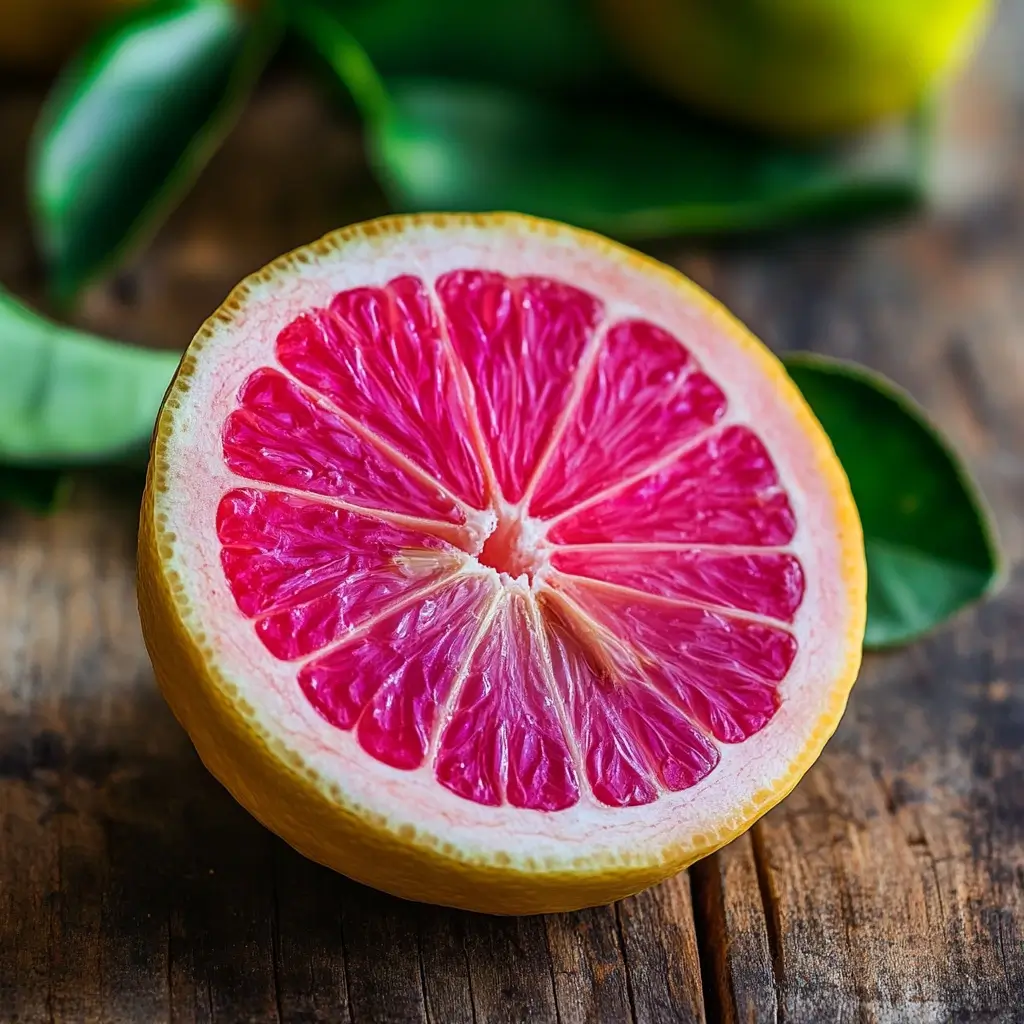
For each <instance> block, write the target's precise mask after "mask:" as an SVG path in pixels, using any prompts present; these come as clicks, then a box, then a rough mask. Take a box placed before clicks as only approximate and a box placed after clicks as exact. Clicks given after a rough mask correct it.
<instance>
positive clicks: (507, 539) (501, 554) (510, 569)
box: [476, 510, 546, 585]
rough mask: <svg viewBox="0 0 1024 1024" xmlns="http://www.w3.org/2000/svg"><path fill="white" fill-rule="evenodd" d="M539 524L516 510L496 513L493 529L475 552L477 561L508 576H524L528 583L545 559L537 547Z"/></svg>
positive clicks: (511, 578) (540, 527)
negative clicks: (477, 551) (495, 522)
mask: <svg viewBox="0 0 1024 1024" xmlns="http://www.w3.org/2000/svg"><path fill="white" fill-rule="evenodd" d="M542 533H543V524H541V523H538V522H537V521H536V520H533V519H529V518H524V517H523V516H522V515H521V513H520V512H519V511H518V510H512V511H507V512H502V513H499V514H498V516H497V524H496V525H495V527H494V531H493V532H492V533H491V534H490V536H488V537H487V539H486V540H485V541H484V543H483V547H482V548H481V549H480V552H479V553H478V554H477V556H476V559H477V561H478V562H479V563H480V564H481V565H484V566H487V567H488V568H490V569H494V570H495V572H497V573H498V574H499V575H502V574H504V575H506V576H507V577H508V578H509V579H510V580H517V579H519V578H520V577H522V576H525V577H526V582H527V584H530V585H532V584H533V580H534V576H535V574H536V573H537V572H538V570H540V569H542V568H543V567H544V564H545V562H546V559H545V557H544V554H543V552H542V550H541V549H540V543H539V542H540V537H541V536H542Z"/></svg>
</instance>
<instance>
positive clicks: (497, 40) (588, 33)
mask: <svg viewBox="0 0 1024 1024" xmlns="http://www.w3.org/2000/svg"><path fill="white" fill-rule="evenodd" d="M313 3H318V4H319V6H321V7H322V8H323V9H325V10H328V11H330V12H331V13H332V14H333V16H334V17H335V19H336V20H337V21H339V22H341V23H342V24H344V26H345V28H346V29H347V30H348V31H349V32H350V33H351V34H352V36H353V37H354V38H355V39H357V40H358V41H359V43H360V44H361V46H362V47H363V48H364V49H365V51H366V53H367V55H368V57H369V59H370V60H371V61H372V62H373V64H374V65H375V66H376V67H377V69H378V70H379V71H380V73H381V74H383V75H385V76H387V75H429V76H433V75H444V76H445V77H451V78H460V79H463V80H471V81H476V82H490V83H494V84H504V85H514V86H518V87H524V88H529V89H542V90H548V89H573V90H582V89H584V88H586V89H600V88H602V87H605V86H607V85H608V84H609V80H610V79H611V78H614V77H616V76H617V75H618V73H619V72H618V68H617V61H616V58H615V57H614V56H613V55H612V54H611V52H610V49H609V47H608V45H607V42H606V40H605V38H604V36H603V34H602V33H601V31H600V29H599V27H598V25H597V21H596V19H595V18H594V15H593V7H594V5H593V3H591V2H589V0H430V2H429V3H425V2H423V0H293V6H296V7H298V6H301V5H302V4H305V6H307V7H309V6H311V5H312V4H313Z"/></svg>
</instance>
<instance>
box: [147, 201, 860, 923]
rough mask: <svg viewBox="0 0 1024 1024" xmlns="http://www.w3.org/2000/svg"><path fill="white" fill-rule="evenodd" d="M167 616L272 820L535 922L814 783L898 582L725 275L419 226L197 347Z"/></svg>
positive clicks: (401, 228)
mask: <svg viewBox="0 0 1024 1024" xmlns="http://www.w3.org/2000/svg"><path fill="white" fill-rule="evenodd" d="M139 602H140V609H141V615H142V623H143V627H144V631H145V636H146V641H147V645H148V647H149V651H150V654H151V656H152V659H153V664H154V667H155V670H156V675H157V678H158V680H159V682H160V685H161V687H162V689H163V692H164V694H165V695H166V697H167V700H168V702H169V703H170V705H171V707H172V708H173V710H174V712H175V714H176V715H177V716H178V718H179V719H180V721H181V722H182V724H183V725H184V726H185V728H186V729H187V730H188V732H189V734H190V735H191V737H192V739H193V741H194V743H195V745H196V748H197V749H198V751H199V753H200V755H201V757H202V758H203V760H204V761H205V763H206V764H207V766H208V767H209V768H210V770H211V771H212V772H213V773H214V774H215V775H216V776H217V777H218V778H219V779H220V780H221V781H222V782H223V783H224V784H225V786H227V788H228V789H229V790H230V791H231V792H232V793H233V794H234V796H235V797H236V798H237V799H238V800H239V801H240V802H241V803H242V804H243V805H244V806H245V807H247V808H248V809H249V810H250V811H251V812H252V813H253V814H254V815H255V816H256V817H257V818H259V819H260V820H261V821H262V822H264V823H265V824H266V825H267V826H268V827H270V828H271V829H273V830H274V831H275V832H278V833H279V834H280V835H281V836H283V837H284V838H285V839H286V840H287V841H288V842H289V843H291V844H292V845H293V846H295V847H296V848H297V849H298V850H300V851H301V852H302V853H304V854H306V855H307V856H309V857H312V858H313V859H315V860H317V861H321V862H322V863H324V864H328V865H330V866H331V867H334V868H336V869H337V870H339V871H342V872H344V873H345V874H347V875H349V876H351V877H353V878H355V879H358V880H360V881H362V882H366V883H369V884H370V885H374V886H377V887H378V888H381V889H385V890H388V891H389V892H392V893H396V894H397V895H400V896H404V897H409V898H412V899H418V900H427V901H431V902H437V903H444V904H450V905H454V906H459V907H466V908H470V909H476V910H485V911H494V912H501V913H528V912H540V911H553V910H563V909H569V908H574V907H580V906H584V905H589V904H595V903H601V902H606V901H609V900H612V899H616V898H618V897H620V896H623V895H626V894H628V893H631V892H635V891H637V890H639V889H641V888H643V887H645V886H647V885H650V884H651V883H653V882H655V881H658V880H659V879H661V878H663V877H665V876H666V875H668V874H670V873H672V872H674V871H677V870H679V869H680V868H682V867H684V866H685V865H687V864H688V863H690V862H691V861H693V860H695V859H696V858H698V857H700V856H702V855H704V854H706V853H709V852H710V851H712V850H713V849H715V848H716V847H718V846H720V845H722V844H723V843H725V842H727V841H728V840H729V839H731V838H732V837H734V836H736V835H737V834H739V833H740V832H741V831H742V830H744V829H745V828H747V827H748V826H749V825H750V824H751V823H752V822H753V821H754V820H755V819H756V818H757V817H758V816H759V815H761V814H762V813H763V812H764V811H766V810H767V809H768V808H769V807H771V806H772V805H773V804H774V803H776V802H777V801H778V800H780V799H781V798H782V796H784V795H785V793H787V792H788V791H789V790H790V789H791V788H792V787H793V785H795V783H796V781H797V780H798V779H799V777H800V776H801V774H802V773H803V772H804V771H805V770H806V769H807V768H808V766H809V765H810V764H811V763H812V762H813V760H814V759H815V757H816V756H817V755H818V753H819V752H820V750H821V748H822V746H823V745H824V743H825V741H826V739H827V738H828V736H829V735H830V734H831V733H832V731H833V729H834V728H835V726H836V724H837V722H838V720H839V717H840V715H841V714H842V711H843V708H844V706H845V703H846V699H847V695H848V693H849V690H850V686H851V685H852V683H853V680H854V678H855V676H856V673H857V669H858V666H859V662H860V650H861V640H862V636H863V630H864V617H865V568H864V555H863V547H862V538H861V532H860V525H859V520H858V518H857V513H856V510H855V508H854V505H853V501H852V498H851V496H850V491H849V487H848V485H847V482H846V478H845V476H844V474H843V472H842V469H841V467H840V466H839V464H838V462H837V460H836V458H835V455H834V453H833V452H832V449H831V447H830V446H829V443H828V440H827V439H826V437H825V435H824V434H823V432H822V430H821V428H820V426H819V425H818V423H817V421H816V420H815V419H814V417H813V416H812V414H811V413H810V411H809V410H808V408H807V406H806V405H805V404H804V402H803V400H802V399H801V397H800V395H799V393H798V392H797V390H796V388H795V387H794V386H793V384H792V383H791V382H790V380H789V378H788V377H787V376H786V374H785V372H784V371H783V369H782V368H781V366H780V365H779V363H778V362H777V361H776V360H775V358H774V357H773V356H772V355H770V354H769V353H768V351H767V350H766V349H765V348H764V347H763V346H762V345H761V344H760V343H759V342H757V341H756V340H755V339H754V338H752V337H751V336H750V335H749V334H748V333H747V332H746V331H745V330H744V329H743V328H742V327H741V326H740V325H739V324H738V323H737V322H736V321H735V320H733V319H732V318H731V317H730V316H729V315H728V314H727V313H726V312H725V311H724V310H723V309H721V307H719V306H718V305H717V304H716V303H715V302H714V301H713V300H712V299H710V298H709V297H708V296H706V295H705V294H704V293H703V292H701V291H700V290H699V289H698V288H697V287H696V286H695V285H693V284H691V283H690V282H689V281H687V280H686V279H685V278H684V277H682V276H681V275H680V274H678V273H676V272H675V271H673V270H671V269H669V268H667V267H664V266H662V265H660V264H658V263H656V262H654V261H653V260H650V259H647V258H645V257H643V256H640V255H639V254H637V253H634V252H631V251H629V250H627V249H624V248H622V247H620V246H618V245H615V244H613V243H611V242H608V241H606V240H604V239H602V238H600V237H598V236H596V235H592V234H588V233H586V232H582V231H577V230H574V229H572V228H568V227H564V226H562V225H558V224H553V223H550V222H545V221H539V220H534V219H531V218H528V217H521V216H516V215H510V214H495V215H486V216H452V215H437V216H423V217H394V218H387V219H384V220H378V221H374V222H371V223H368V224H363V225H357V226H355V227H350V228H347V229H345V230H343V231H339V232H337V233H335V234H333V235H329V236H327V237H326V238H325V239H323V240H322V241H320V242H317V243H316V244H314V245H311V246H309V247H307V248H304V249H299V250H298V251H296V252H294V253H292V254H291V255H289V256H286V257H284V258H282V259H280V260H278V261H277V262H275V263H273V264H271V265H270V266H269V267H267V268H266V269H264V270H263V271H261V272H259V273H258V274H256V275H254V276H253V277H251V278H249V279H248V280H247V281H245V282H244V283H243V284H242V285H241V286H239V288H237V289H236V290H235V291H234V292H233V293H232V295H231V296H230V298H229V299H228V300H227V302H226V303H225V304H224V305H223V306H222V307H221V308H220V310H218V311H217V313H216V314H214V316H213V317H212V318H211V319H210V320H209V321H208V322H207V323H206V325H205V326H204V327H203V329H202V330H201V331H200V332H199V334H198V335H197V337H196V339H195V340H194V341H193V342H192V345H191V347H190V348H189V350H188V352H187V353H186V354H185V357H184V359H183V361H182V364H181V368H180V370H179V371H178V374H177V376H176V378H175V380H174V382H173V383H172V385H171V387H170V390H169V392H168V394H167V398H166V400H165V402H164V407H163V409H162V411H161V413H160V417H159V420H158V423H157V429H156V433H155V436H154V442H153V452H152V459H151V463H150V473H149V481H148V485H147V488H146V495H145V500H144V504H143V511H142V522H141V529H140V541H139Z"/></svg>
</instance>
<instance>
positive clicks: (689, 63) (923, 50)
mask: <svg viewBox="0 0 1024 1024" xmlns="http://www.w3.org/2000/svg"><path fill="white" fill-rule="evenodd" d="M598 5H599V7H600V9H601V11H602V14H603V17H604V19H605V22H606V24H607V26H608V29H609V32H610V36H611V38H612V39H614V40H617V41H618V42H619V43H620V45H621V46H622V47H623V50H624V53H625V55H626V56H627V57H628V58H629V59H630V60H631V62H632V64H633V66H634V68H635V70H636V71H637V72H638V73H639V74H641V75H643V76H644V77H646V78H647V79H649V80H650V81H652V82H653V83H655V84H657V85H659V86H660V87H661V88H663V89H665V90H666V91H667V92H668V93H669V94H671V95H673V96H675V97H676V98H678V99H681V100H684V101H686V102H687V103H689V104H691V105H693V106H695V107H696V108H698V109H701V110H706V111H708V112H710V113H714V114H719V115H722V116H725V117H729V118H732V119H734V120H736V121H740V122H742V123H744V124H747V125H751V126H753V127H755V128H760V129H763V130H767V131H770V132H775V133H782V134H786V135H797V136H820V135H829V134H833V133H838V132H842V131H847V130H852V129H856V128H860V127H863V126H865V125H867V124H870V123H871V122H873V121H877V120H879V119H881V118H884V117H886V116H887V115H891V114H896V113H901V112H903V111H906V110H908V109H909V108H910V107H912V106H913V105H914V104H915V103H916V102H918V101H919V100H920V99H921V98H922V97H923V96H924V95H926V94H927V93H928V91H929V90H930V89H931V87H932V86H933V85H934V84H935V83H936V82H937V81H939V80H940V79H941V78H942V77H943V76H944V75H945V74H947V73H948V72H949V71H951V70H952V69H954V68H955V67H956V66H957V65H958V64H959V63H960V61H961V60H963V59H964V58H965V57H966V56H967V54H968V53H969V52H970V49H971V48H972V46H973V44H974V42H975V40H976V38H977V37H978V35H979V34H980V29H981V28H982V26H983V24H984V22H985V20H986V15H987V14H988V12H989V10H990V9H991V6H992V4H991V2H990V0H598Z"/></svg>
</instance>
